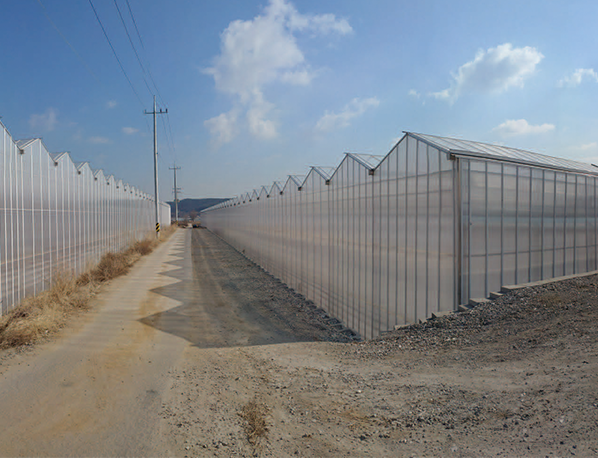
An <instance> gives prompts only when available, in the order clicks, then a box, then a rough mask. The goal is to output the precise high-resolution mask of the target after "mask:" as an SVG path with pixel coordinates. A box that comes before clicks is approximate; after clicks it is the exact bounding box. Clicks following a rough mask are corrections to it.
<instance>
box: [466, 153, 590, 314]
mask: <svg viewBox="0 0 598 458" xmlns="http://www.w3.org/2000/svg"><path fill="white" fill-rule="evenodd" d="M460 162H461V172H460V173H461V183H462V187H461V195H462V212H463V213H462V215H463V225H462V227H463V232H462V237H463V239H462V242H463V258H462V263H463V275H462V284H461V288H462V292H463V293H462V298H461V302H464V303H465V302H467V301H468V300H469V298H479V297H488V295H489V294H490V292H491V291H498V290H500V288H501V286H503V285H509V284H518V283H527V282H531V281H538V280H544V279H549V278H554V277H559V276H563V275H570V274H577V273H583V272H589V271H592V270H596V269H597V267H598V265H597V256H596V254H597V250H598V247H597V246H596V219H597V217H598V213H597V208H596V207H597V203H596V186H597V183H596V177H593V176H585V175H577V174H574V173H564V172H557V171H552V170H545V169H540V168H535V167H528V166H522V165H509V164H501V163H496V162H492V161H480V160H471V159H465V158H461V159H460Z"/></svg>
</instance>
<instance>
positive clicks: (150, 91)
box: [114, 0, 152, 95]
mask: <svg viewBox="0 0 598 458" xmlns="http://www.w3.org/2000/svg"><path fill="white" fill-rule="evenodd" d="M114 6H116V11H118V16H119V17H120V22H122V25H123V27H124V28H125V32H126V34H127V38H128V39H129V43H131V47H132V48H133V52H134V53H135V57H137V62H139V66H140V67H141V71H142V72H143V74H144V75H146V74H147V72H146V71H145V67H144V66H143V64H142V63H141V59H140V58H139V54H137V49H136V48H135V44H134V43H133V40H132V39H131V35H130V34H129V29H128V28H127V24H125V20H124V18H123V15H122V14H121V12H120V8H119V7H118V3H117V1H116V0H114ZM143 82H144V83H145V87H147V90H148V92H149V93H150V95H152V90H151V89H150V87H149V84H147V80H146V79H145V76H144V77H143Z"/></svg>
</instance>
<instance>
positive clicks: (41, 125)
mask: <svg viewBox="0 0 598 458" xmlns="http://www.w3.org/2000/svg"><path fill="white" fill-rule="evenodd" d="M57 124H58V112H57V111H56V110H55V109H54V108H48V109H47V110H46V112H45V113H42V114H32V115H31V116H30V117H29V126H30V127H31V129H32V130H34V131H36V132H51V131H53V130H54V129H55V128H56V125H57Z"/></svg>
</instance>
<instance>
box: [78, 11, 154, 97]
mask: <svg viewBox="0 0 598 458" xmlns="http://www.w3.org/2000/svg"><path fill="white" fill-rule="evenodd" d="M89 4H90V5H91V9H92V10H93V13H94V14H95V16H96V19H97V20H98V24H100V27H101V28H102V32H104V36H105V37H106V41H108V44H109V45H110V49H112V53H113V54H114V57H115V58H116V61H117V62H118V65H119V67H120V69H121V70H122V72H123V75H125V78H127V81H128V82H129V85H130V86H131V89H132V90H133V92H134V93H135V96H136V97H137V100H139V103H140V104H141V106H142V107H144V104H143V101H142V100H141V97H139V93H138V92H137V90H136V89H135V86H133V83H132V82H131V79H130V78H129V75H127V72H126V71H125V68H124V67H123V65H122V63H121V62H120V59H119V58H118V54H116V50H115V49H114V46H112V42H111V41H110V38H108V34H107V33H106V29H105V28H104V25H103V24H102V21H101V20H100V16H98V12H97V11H96V9H95V6H93V2H92V1H91V0H89Z"/></svg>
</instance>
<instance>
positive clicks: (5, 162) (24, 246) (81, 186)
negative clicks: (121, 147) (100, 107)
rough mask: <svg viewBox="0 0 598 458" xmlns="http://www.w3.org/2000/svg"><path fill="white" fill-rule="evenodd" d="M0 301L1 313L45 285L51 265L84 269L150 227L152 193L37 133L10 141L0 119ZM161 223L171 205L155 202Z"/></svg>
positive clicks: (76, 271) (66, 270)
mask: <svg viewBox="0 0 598 458" xmlns="http://www.w3.org/2000/svg"><path fill="white" fill-rule="evenodd" d="M0 132H1V133H2V137H3V139H2V143H1V144H0V304H1V312H2V314H4V313H6V312H7V311H9V310H10V309H12V308H14V307H15V306H17V305H18V304H19V302H20V301H21V300H22V299H23V298H24V297H25V296H29V295H32V294H36V293H38V292H40V291H42V290H43V289H45V288H47V287H48V285H49V284H50V283H51V281H52V278H53V277H54V276H55V275H56V274H57V273H72V274H79V273H82V272H83V271H84V270H86V269H87V268H89V267H91V266H92V265H94V264H95V263H97V262H98V261H99V259H100V258H101V257H102V255H103V254H104V253H106V252H108V251H118V250H121V249H123V248H125V247H127V246H128V245H129V244H131V243H132V242H134V241H135V240H140V239H142V238H144V237H146V236H147V235H148V234H152V233H154V227H155V206H154V199H153V197H151V196H150V195H148V194H146V193H144V192H141V191H140V190H138V189H136V188H135V187H133V186H130V185H128V184H126V183H123V182H122V181H121V180H119V179H116V178H115V177H114V176H112V175H110V176H105V175H104V173H103V171H102V170H93V169H91V168H90V166H89V164H88V163H87V162H82V163H74V162H73V161H72V159H71V157H70V155H69V154H68V153H57V154H51V153H49V152H48V150H47V149H46V147H45V145H44V144H43V142H42V140H41V139H29V140H19V141H14V140H13V139H12V137H11V136H10V134H9V133H8V131H7V129H6V128H5V127H4V125H3V124H2V123H0ZM159 218H160V221H161V224H162V226H164V227H166V226H168V225H169V224H170V207H169V206H168V205H167V204H164V203H160V206H159Z"/></svg>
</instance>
